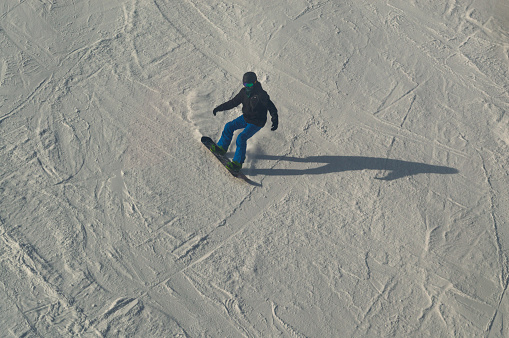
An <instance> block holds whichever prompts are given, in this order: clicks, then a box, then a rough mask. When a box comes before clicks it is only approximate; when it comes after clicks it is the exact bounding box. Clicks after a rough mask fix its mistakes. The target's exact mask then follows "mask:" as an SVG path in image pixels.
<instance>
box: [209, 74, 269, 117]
mask: <svg viewBox="0 0 509 338" xmlns="http://www.w3.org/2000/svg"><path fill="white" fill-rule="evenodd" d="M241 103H242V114H243V115H244V119H245V120H246V122H247V123H251V124H254V125H256V126H258V127H263V126H264V125H265V123H266V122H267V111H269V113H270V116H271V121H272V123H273V124H274V123H276V125H277V123H278V116H277V108H276V106H275V105H274V103H273V102H272V101H271V100H270V97H269V94H267V92H266V91H265V90H263V88H262V85H261V84H260V83H259V82H257V83H255V85H254V87H253V89H252V91H251V93H250V94H249V95H248V93H247V91H246V88H245V87H244V88H242V89H241V90H240V92H239V93H238V94H237V95H235V97H234V98H233V99H231V100H230V101H227V102H225V103H223V104H221V105H219V106H217V108H216V110H217V111H223V110H229V109H232V108H235V107H237V106H238V105H239V104H241Z"/></svg>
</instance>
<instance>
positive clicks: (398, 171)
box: [248, 155, 459, 181]
mask: <svg viewBox="0 0 509 338" xmlns="http://www.w3.org/2000/svg"><path fill="white" fill-rule="evenodd" d="M256 159H257V160H273V161H289V162H299V163H318V164H323V165H322V166H319V167H316V168H309V169H257V168H252V169H250V170H249V172H248V175H249V176H256V175H265V176H296V175H323V174H330V173H339V172H343V171H353V170H385V171H388V173H387V174H386V176H385V177H381V178H379V177H375V179H378V180H385V181H392V180H396V179H399V178H402V177H406V176H413V175H418V174H440V175H450V174H457V173H459V170H458V169H455V168H451V167H445V166H438V165H431V164H426V163H419V162H409V161H402V160H394V159H389V158H378V157H362V156H309V157H304V158H299V157H291V156H282V157H280V156H272V155H258V156H256Z"/></svg>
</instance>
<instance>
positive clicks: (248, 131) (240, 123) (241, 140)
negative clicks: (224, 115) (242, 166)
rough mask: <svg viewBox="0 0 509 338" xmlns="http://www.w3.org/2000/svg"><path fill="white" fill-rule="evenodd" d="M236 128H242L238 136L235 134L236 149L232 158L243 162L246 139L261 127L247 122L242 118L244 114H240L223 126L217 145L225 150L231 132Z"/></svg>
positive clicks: (230, 138)
mask: <svg viewBox="0 0 509 338" xmlns="http://www.w3.org/2000/svg"><path fill="white" fill-rule="evenodd" d="M238 129H244V130H243V131H242V132H241V133H240V134H239V136H237V141H236V145H237V150H236V151H235V156H233V160H234V161H235V162H238V163H244V160H245V159H246V147H247V140H249V139H250V138H251V137H253V135H254V134H256V133H257V132H258V131H259V130H260V129H262V128H261V127H258V126H256V125H254V124H251V123H247V122H246V120H244V116H242V115H241V116H239V117H237V118H236V119H235V120H233V121H230V122H228V123H227V124H226V125H225V126H224V129H223V133H222V134H221V139H220V140H219V142H217V145H218V146H220V147H222V148H223V149H225V150H227V149H228V147H229V146H230V143H231V142H232V139H233V132H234V131H235V130H238Z"/></svg>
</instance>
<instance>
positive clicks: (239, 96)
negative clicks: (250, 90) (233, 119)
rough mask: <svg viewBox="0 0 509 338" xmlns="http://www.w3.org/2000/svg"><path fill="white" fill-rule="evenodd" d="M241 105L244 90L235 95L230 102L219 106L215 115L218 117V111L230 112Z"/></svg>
mask: <svg viewBox="0 0 509 338" xmlns="http://www.w3.org/2000/svg"><path fill="white" fill-rule="evenodd" d="M241 103H242V90H241V91H240V92H239V93H238V94H237V95H235V97H234V98H233V99H231V100H230V101H226V102H225V103H223V104H220V105H219V106H217V107H216V108H214V111H213V113H214V115H216V113H217V112H218V111H223V110H230V109H232V108H235V107H237V106H238V105H239V104H241Z"/></svg>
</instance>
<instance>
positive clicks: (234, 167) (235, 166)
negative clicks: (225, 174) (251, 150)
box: [226, 161, 242, 173]
mask: <svg viewBox="0 0 509 338" xmlns="http://www.w3.org/2000/svg"><path fill="white" fill-rule="evenodd" d="M226 168H227V169H228V170H230V171H231V172H234V173H238V172H239V171H240V169H242V163H239V162H236V161H231V162H228V163H226Z"/></svg>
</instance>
